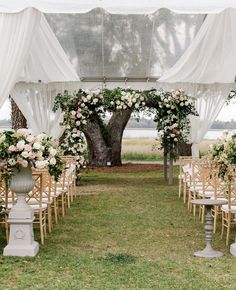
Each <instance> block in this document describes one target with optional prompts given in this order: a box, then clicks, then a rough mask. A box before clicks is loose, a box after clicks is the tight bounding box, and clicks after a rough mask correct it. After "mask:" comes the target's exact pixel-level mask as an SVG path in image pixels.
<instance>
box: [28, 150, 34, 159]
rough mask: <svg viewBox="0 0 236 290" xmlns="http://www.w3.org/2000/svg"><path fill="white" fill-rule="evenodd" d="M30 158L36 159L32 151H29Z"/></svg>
mask: <svg viewBox="0 0 236 290" xmlns="http://www.w3.org/2000/svg"><path fill="white" fill-rule="evenodd" d="M29 158H30V159H34V158H35V154H34V153H33V152H32V151H31V152H29Z"/></svg>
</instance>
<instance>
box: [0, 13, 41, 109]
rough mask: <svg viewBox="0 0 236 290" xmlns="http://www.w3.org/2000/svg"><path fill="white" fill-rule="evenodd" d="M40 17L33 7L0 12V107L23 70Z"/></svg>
mask: <svg viewBox="0 0 236 290" xmlns="http://www.w3.org/2000/svg"><path fill="white" fill-rule="evenodd" d="M40 19H41V13H40V12H39V11H37V10H35V9H33V8H28V9H26V10H24V11H22V12H20V13H17V14H3V13H1V14H0V35H1V45H0V60H1V61H0V84H1V85H0V107H1V106H2V105H3V103H4V102H5V100H6V98H7V97H8V95H9V93H10V91H11V89H12V88H13V86H14V84H15V82H16V80H17V78H18V76H19V75H20V73H21V71H22V70H23V67H24V64H25V62H26V59H27V57H28V55H29V51H30V47H31V45H32V39H33V37H34V35H35V33H37V29H38V26H39V23H40Z"/></svg>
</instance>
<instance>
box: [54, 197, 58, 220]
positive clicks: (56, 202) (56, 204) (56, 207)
mask: <svg viewBox="0 0 236 290" xmlns="http://www.w3.org/2000/svg"><path fill="white" fill-rule="evenodd" d="M53 209H54V219H55V224H58V198H57V197H54V198H53Z"/></svg>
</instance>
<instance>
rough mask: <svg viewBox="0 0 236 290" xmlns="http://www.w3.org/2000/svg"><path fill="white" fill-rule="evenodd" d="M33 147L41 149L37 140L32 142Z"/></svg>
mask: <svg viewBox="0 0 236 290" xmlns="http://www.w3.org/2000/svg"><path fill="white" fill-rule="evenodd" d="M33 148H34V149H36V150H39V149H41V143H39V142H35V143H34V144H33Z"/></svg>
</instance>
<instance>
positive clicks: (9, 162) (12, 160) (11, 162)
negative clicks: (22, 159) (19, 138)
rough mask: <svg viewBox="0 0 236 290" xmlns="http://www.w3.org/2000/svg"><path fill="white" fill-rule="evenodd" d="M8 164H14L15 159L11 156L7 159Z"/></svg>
mask: <svg viewBox="0 0 236 290" xmlns="http://www.w3.org/2000/svg"><path fill="white" fill-rule="evenodd" d="M8 164H9V165H11V166H14V165H15V164H16V160H15V159H13V158H11V159H9V160H8Z"/></svg>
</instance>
